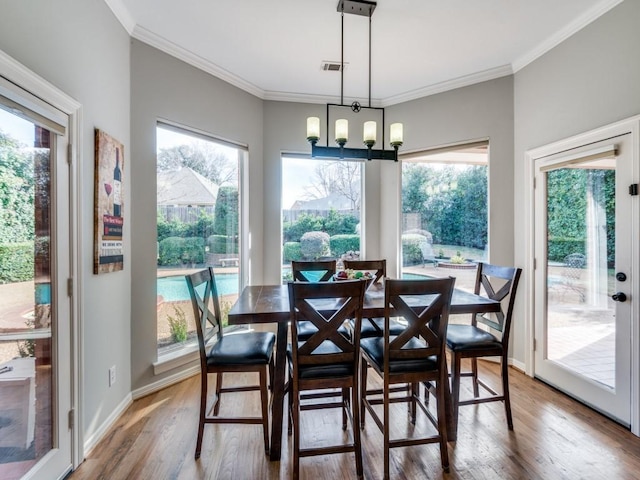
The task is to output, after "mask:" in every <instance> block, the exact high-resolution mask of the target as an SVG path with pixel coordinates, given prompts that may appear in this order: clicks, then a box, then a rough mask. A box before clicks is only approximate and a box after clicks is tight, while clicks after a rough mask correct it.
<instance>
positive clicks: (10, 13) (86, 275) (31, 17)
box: [0, 0, 133, 439]
mask: <svg viewBox="0 0 640 480" xmlns="http://www.w3.org/2000/svg"><path fill="white" fill-rule="evenodd" d="M0 50H3V51H4V52H5V53H7V54H8V55H10V56H12V57H13V58H15V59H16V60H17V61H19V62H21V63H22V64H23V65H25V66H26V67H27V68H29V69H31V70H32V71H34V72H35V73H37V74H38V75H40V76H41V77H43V78H45V79H46V80H48V81H49V82H50V83H52V84H53V85H55V86H56V87H58V88H59V89H60V90H62V91H63V92H65V93H66V94H67V95H69V96H71V97H73V98H74V99H76V100H77V101H78V102H80V103H81V104H82V125H81V135H82V152H80V155H79V159H80V162H82V175H83V176H82V178H81V179H80V181H81V182H82V186H83V191H82V192H83V197H82V198H80V199H79V200H80V202H79V203H80V208H81V214H82V218H81V225H80V231H81V235H82V241H81V242H82V245H81V248H82V262H83V270H82V275H83V279H84V283H83V286H82V288H83V291H84V300H85V302H84V338H83V339H82V341H83V344H84V352H85V355H84V365H83V368H84V378H83V393H84V418H83V419H82V420H83V425H84V435H85V439H87V438H88V437H89V436H91V435H92V434H93V433H94V432H95V430H96V428H98V427H99V426H101V425H102V423H103V422H104V421H105V420H106V419H107V417H108V416H109V415H110V414H111V412H113V411H114V410H115V409H116V407H117V406H118V404H119V403H121V402H122V401H123V400H124V399H125V398H126V397H127V396H128V395H129V393H130V392H131V377H130V372H131V362H130V352H131V342H130V318H131V265H132V262H131V260H132V258H131V249H130V245H131V242H130V239H131V175H130V172H131V169H130V167H131V165H132V163H133V161H132V156H131V155H130V150H129V145H130V142H129V132H130V128H129V98H130V83H129V35H128V34H127V32H126V31H125V30H124V29H123V28H122V26H121V25H120V23H119V22H118V21H117V20H116V19H115V17H114V16H113V14H112V13H111V10H109V8H108V7H107V5H106V4H105V2H104V1H103V0H83V1H81V2H79V1H73V0H58V1H56V2H51V1H47V0H31V1H28V2H3V4H2V9H1V13H0ZM94 127H97V128H100V129H103V130H104V131H106V132H107V133H109V134H110V135H112V136H113V137H115V138H116V139H118V140H120V141H121V142H122V143H123V144H124V148H125V150H124V151H125V164H124V174H123V178H124V195H125V203H124V218H125V222H127V223H125V229H124V242H125V268H124V270H123V271H121V272H114V273H109V274H104V275H100V276H97V275H93V174H94V171H93V170H94V169H93V164H94V155H93V130H94ZM111 365H116V367H117V372H118V378H117V382H116V384H115V385H113V387H111V388H109V385H108V369H109V367H111Z"/></svg>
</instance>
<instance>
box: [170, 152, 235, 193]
mask: <svg viewBox="0 0 640 480" xmlns="http://www.w3.org/2000/svg"><path fill="white" fill-rule="evenodd" d="M157 162H158V163H157V169H158V171H163V172H164V171H171V170H177V169H179V168H182V167H187V168H190V169H192V170H193V171H195V172H198V173H199V174H200V175H202V176H203V177H205V178H207V179H208V180H210V181H211V182H213V183H215V184H216V185H224V184H227V183H237V180H238V178H237V174H236V171H237V169H236V166H235V164H234V162H233V161H231V160H229V159H228V158H227V156H226V155H225V154H224V153H223V152H222V151H221V150H220V149H219V148H218V147H217V146H216V145H215V144H212V143H209V142H201V143H198V144H192V145H187V144H185V145H178V146H175V147H171V148H162V149H160V152H159V153H158V160H157Z"/></svg>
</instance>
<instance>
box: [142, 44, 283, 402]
mask: <svg viewBox="0 0 640 480" xmlns="http://www.w3.org/2000/svg"><path fill="white" fill-rule="evenodd" d="M131 65H132V67H131V98H132V101H131V134H132V144H131V156H132V158H133V162H132V166H131V181H132V183H133V184H134V185H135V190H134V191H133V192H132V204H133V207H132V220H133V235H132V236H133V239H132V249H131V250H132V254H133V255H132V256H133V259H132V273H131V275H132V289H131V295H132V298H133V302H132V319H133V320H132V322H131V342H132V345H133V348H132V349H131V375H132V388H133V389H134V390H135V389H139V388H143V387H145V386H147V385H149V384H151V383H154V382H158V381H162V379H163V378H164V377H167V376H170V375H172V374H175V373H176V372H175V371H169V372H167V373H165V374H163V375H158V376H154V372H153V366H152V364H153V363H154V362H155V361H156V356H157V343H156V337H157V335H156V332H157V328H156V325H157V324H156V265H157V264H156V238H157V235H156V141H155V139H156V124H157V121H158V120H159V119H163V120H169V121H171V122H174V123H178V124H180V125H184V126H186V127H191V128H195V129H197V130H200V131H203V132H207V133H209V134H211V135H213V136H216V137H218V138H221V139H227V140H230V141H234V142H237V143H240V144H244V145H247V146H248V148H249V168H248V170H249V171H248V178H249V188H248V192H249V205H250V210H249V225H250V227H249V232H248V234H249V235H251V242H252V248H253V251H252V252H251V263H250V270H251V271H250V272H249V276H250V277H249V278H250V279H251V281H252V282H253V283H260V282H261V281H262V256H263V243H264V242H263V235H262V229H263V227H262V207H261V205H262V191H263V168H262V162H263V160H262V151H263V146H262V143H263V139H262V134H263V133H262V132H263V125H262V116H263V113H262V111H263V102H262V101H261V100H260V99H258V98H256V97H254V96H253V95H250V94H248V93H246V92H244V91H242V90H239V89H238V88H236V87H233V86H231V85H229V84H228V83H225V82H223V81H222V80H219V79H217V78H215V77H213V76H211V75H209V74H206V73H204V72H202V71H200V70H198V69H196V68H194V67H191V66H189V65H187V64H185V63H184V62H182V61H180V60H176V59H175V58H173V57H171V56H169V55H167V54H165V53H162V52H160V51H159V50H157V49H155V48H153V47H150V46H148V45H146V44H144V43H141V42H139V41H137V40H134V41H133V42H132V46H131ZM272 193H273V192H271V194H272ZM183 368H184V367H183Z"/></svg>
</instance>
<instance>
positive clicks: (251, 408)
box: [69, 362, 640, 480]
mask: <svg viewBox="0 0 640 480" xmlns="http://www.w3.org/2000/svg"><path fill="white" fill-rule="evenodd" d="M479 363H480V364H481V365H480V368H481V373H482V374H484V377H485V378H486V379H487V380H488V383H490V384H493V385H495V384H497V383H498V370H497V368H496V365H494V364H491V363H486V362H479ZM370 377H375V376H374V375H370ZM253 381H254V377H252V376H249V374H245V375H240V374H236V375H235V376H231V375H227V376H226V377H225V384H227V383H232V382H237V383H242V382H253ZM510 381H511V386H512V409H513V418H514V431H512V432H509V431H508V430H507V426H506V421H505V418H504V408H503V406H502V404H501V403H495V402H494V403H491V404H483V405H473V406H466V407H463V408H461V411H460V425H459V429H458V435H459V437H458V441H457V442H455V443H450V444H449V445H450V448H449V455H450V462H451V471H450V473H449V474H444V473H443V472H442V469H441V468H440V459H439V453H438V447H437V445H423V446H418V447H409V448H400V449H395V450H392V454H391V478H393V479H400V480H402V479H421V478H444V479H478V480H480V479H482V480H486V479H545V480H547V479H552V480H556V479H570V480H573V479H603V478H604V479H636V478H637V479H640V439H639V438H637V437H635V436H634V435H632V434H631V433H630V432H629V431H628V430H626V429H625V428H623V427H621V426H619V425H617V424H616V423H614V422H612V421H610V420H609V419H607V418H605V417H603V416H602V415H600V414H598V413H596V412H594V411H593V410H591V409H589V408H588V407H585V406H583V405H581V404H580V403H578V402H576V401H574V400H572V399H570V398H568V397H567V396H565V395H563V394H561V393H558V392H557V391H555V390H553V389H551V388H549V387H548V386H546V385H545V384H543V383H541V382H539V381H537V380H533V379H531V378H529V377H527V376H525V375H524V374H522V373H520V372H518V371H517V370H514V369H511V372H510ZM463 382H464V380H463ZM199 385H200V384H199V377H198V376H195V377H192V378H190V379H188V380H186V381H183V382H181V383H179V384H177V385H174V386H172V387H169V388H166V389H164V390H162V391H160V392H157V393H154V394H152V395H149V396H147V397H144V398H142V399H139V400H136V401H135V402H134V403H133V405H132V406H131V407H130V408H129V409H128V410H127V411H126V412H125V413H124V414H123V415H122V417H121V418H120V419H119V420H118V422H117V423H116V425H115V426H114V427H113V428H112V429H111V430H110V431H109V433H108V434H107V435H106V437H105V438H104V439H103V440H102V441H101V442H100V443H99V444H98V445H97V446H96V447H95V448H94V450H93V451H92V452H91V453H90V455H89V456H88V458H87V459H86V461H85V462H84V463H83V464H82V465H81V466H80V467H79V468H78V469H77V470H76V471H75V472H74V473H72V474H71V475H70V477H69V478H70V479H71V480H82V479H91V480H95V479H116V480H117V479H154V480H159V479H242V480H245V479H248V480H251V479H280V478H283V479H284V478H290V477H291V470H290V465H291V457H292V455H291V451H290V442H289V438H287V435H286V430H285V434H284V443H283V449H282V452H283V453H282V461H280V462H270V461H269V459H268V457H267V456H266V455H265V454H264V449H263V443H262V433H261V430H260V428H261V427H259V426H254V425H207V426H205V434H204V442H203V447H202V457H201V458H200V460H198V461H195V460H194V458H193V452H194V448H195V441H196V431H197V416H198V398H199ZM463 393H466V394H469V391H468V390H467V391H466V392H464V391H463ZM222 400H223V403H222V408H221V411H220V414H221V415H223V414H225V413H226V414H230V415H233V414H237V413H239V412H241V414H244V415H246V414H247V412H249V413H251V414H256V415H257V414H259V398H258V394H257V393H249V394H247V393H244V394H227V395H225V396H223V399H222ZM432 403H433V402H432ZM394 408H395V410H394V411H393V415H394V429H396V430H397V432H398V433H401V432H404V431H405V429H407V428H409V427H408V425H407V421H406V418H407V417H406V406H403V405H396V406H394ZM422 417H423V416H420V415H419V418H422ZM302 422H303V424H302V432H303V434H302V435H303V439H302V445H303V447H304V446H309V445H316V444H323V443H326V442H341V441H344V440H345V437H344V436H343V435H344V434H343V432H342V430H341V420H340V414H339V412H338V411H337V410H336V411H332V410H316V411H311V412H303V413H302ZM415 428H416V429H417V430H422V429H427V428H430V425H429V424H428V423H427V422H426V421H423V420H419V421H418V422H417V424H416V427H415ZM392 435H393V433H392ZM362 438H363V449H364V468H365V472H364V473H365V478H367V479H379V478H382V463H383V461H382V434H381V433H380V432H379V431H378V429H377V428H376V426H375V424H374V423H373V421H371V417H367V426H366V429H365V430H364V432H363V437H362ZM300 470H301V478H302V479H314V480H323V479H331V480H333V479H337V478H340V479H341V480H346V479H352V478H356V475H355V466H354V459H353V455H352V454H343V455H329V456H324V457H312V458H303V459H301V460H300Z"/></svg>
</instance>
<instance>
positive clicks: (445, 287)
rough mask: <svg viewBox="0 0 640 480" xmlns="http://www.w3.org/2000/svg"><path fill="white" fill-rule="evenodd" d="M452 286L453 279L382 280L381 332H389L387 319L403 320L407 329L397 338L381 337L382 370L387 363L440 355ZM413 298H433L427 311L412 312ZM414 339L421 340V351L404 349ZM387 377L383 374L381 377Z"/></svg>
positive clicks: (413, 308)
mask: <svg viewBox="0 0 640 480" xmlns="http://www.w3.org/2000/svg"><path fill="white" fill-rule="evenodd" d="M454 283H455V278H451V277H449V278H438V279H428V280H394V279H389V278H387V279H385V329H386V330H385V331H387V332H388V331H389V318H390V317H391V316H401V317H404V318H405V320H407V327H406V328H405V330H404V331H403V332H402V333H401V334H400V335H398V336H396V337H394V338H390V337H389V335H385V349H384V354H385V359H384V365H385V370H388V369H389V362H390V361H391V362H393V361H394V360H420V359H425V358H428V357H431V356H436V357H441V356H442V355H444V344H445V335H446V332H447V323H448V321H449V307H450V305H451V295H452V294H453V285H454ZM417 296H420V297H425V296H429V297H433V298H432V299H430V302H429V305H428V306H427V307H425V308H422V309H416V307H413V306H412V305H415V304H416V302H415V297H417ZM422 304H423V305H424V302H422ZM392 310H393V313H392ZM417 337H420V338H422V339H423V340H424V347H423V348H404V347H405V346H406V345H407V343H408V342H409V341H412V340H413V339H415V338H417ZM441 358H443V357H441ZM388 373H389V372H388V371H385V374H387V375H388Z"/></svg>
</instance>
